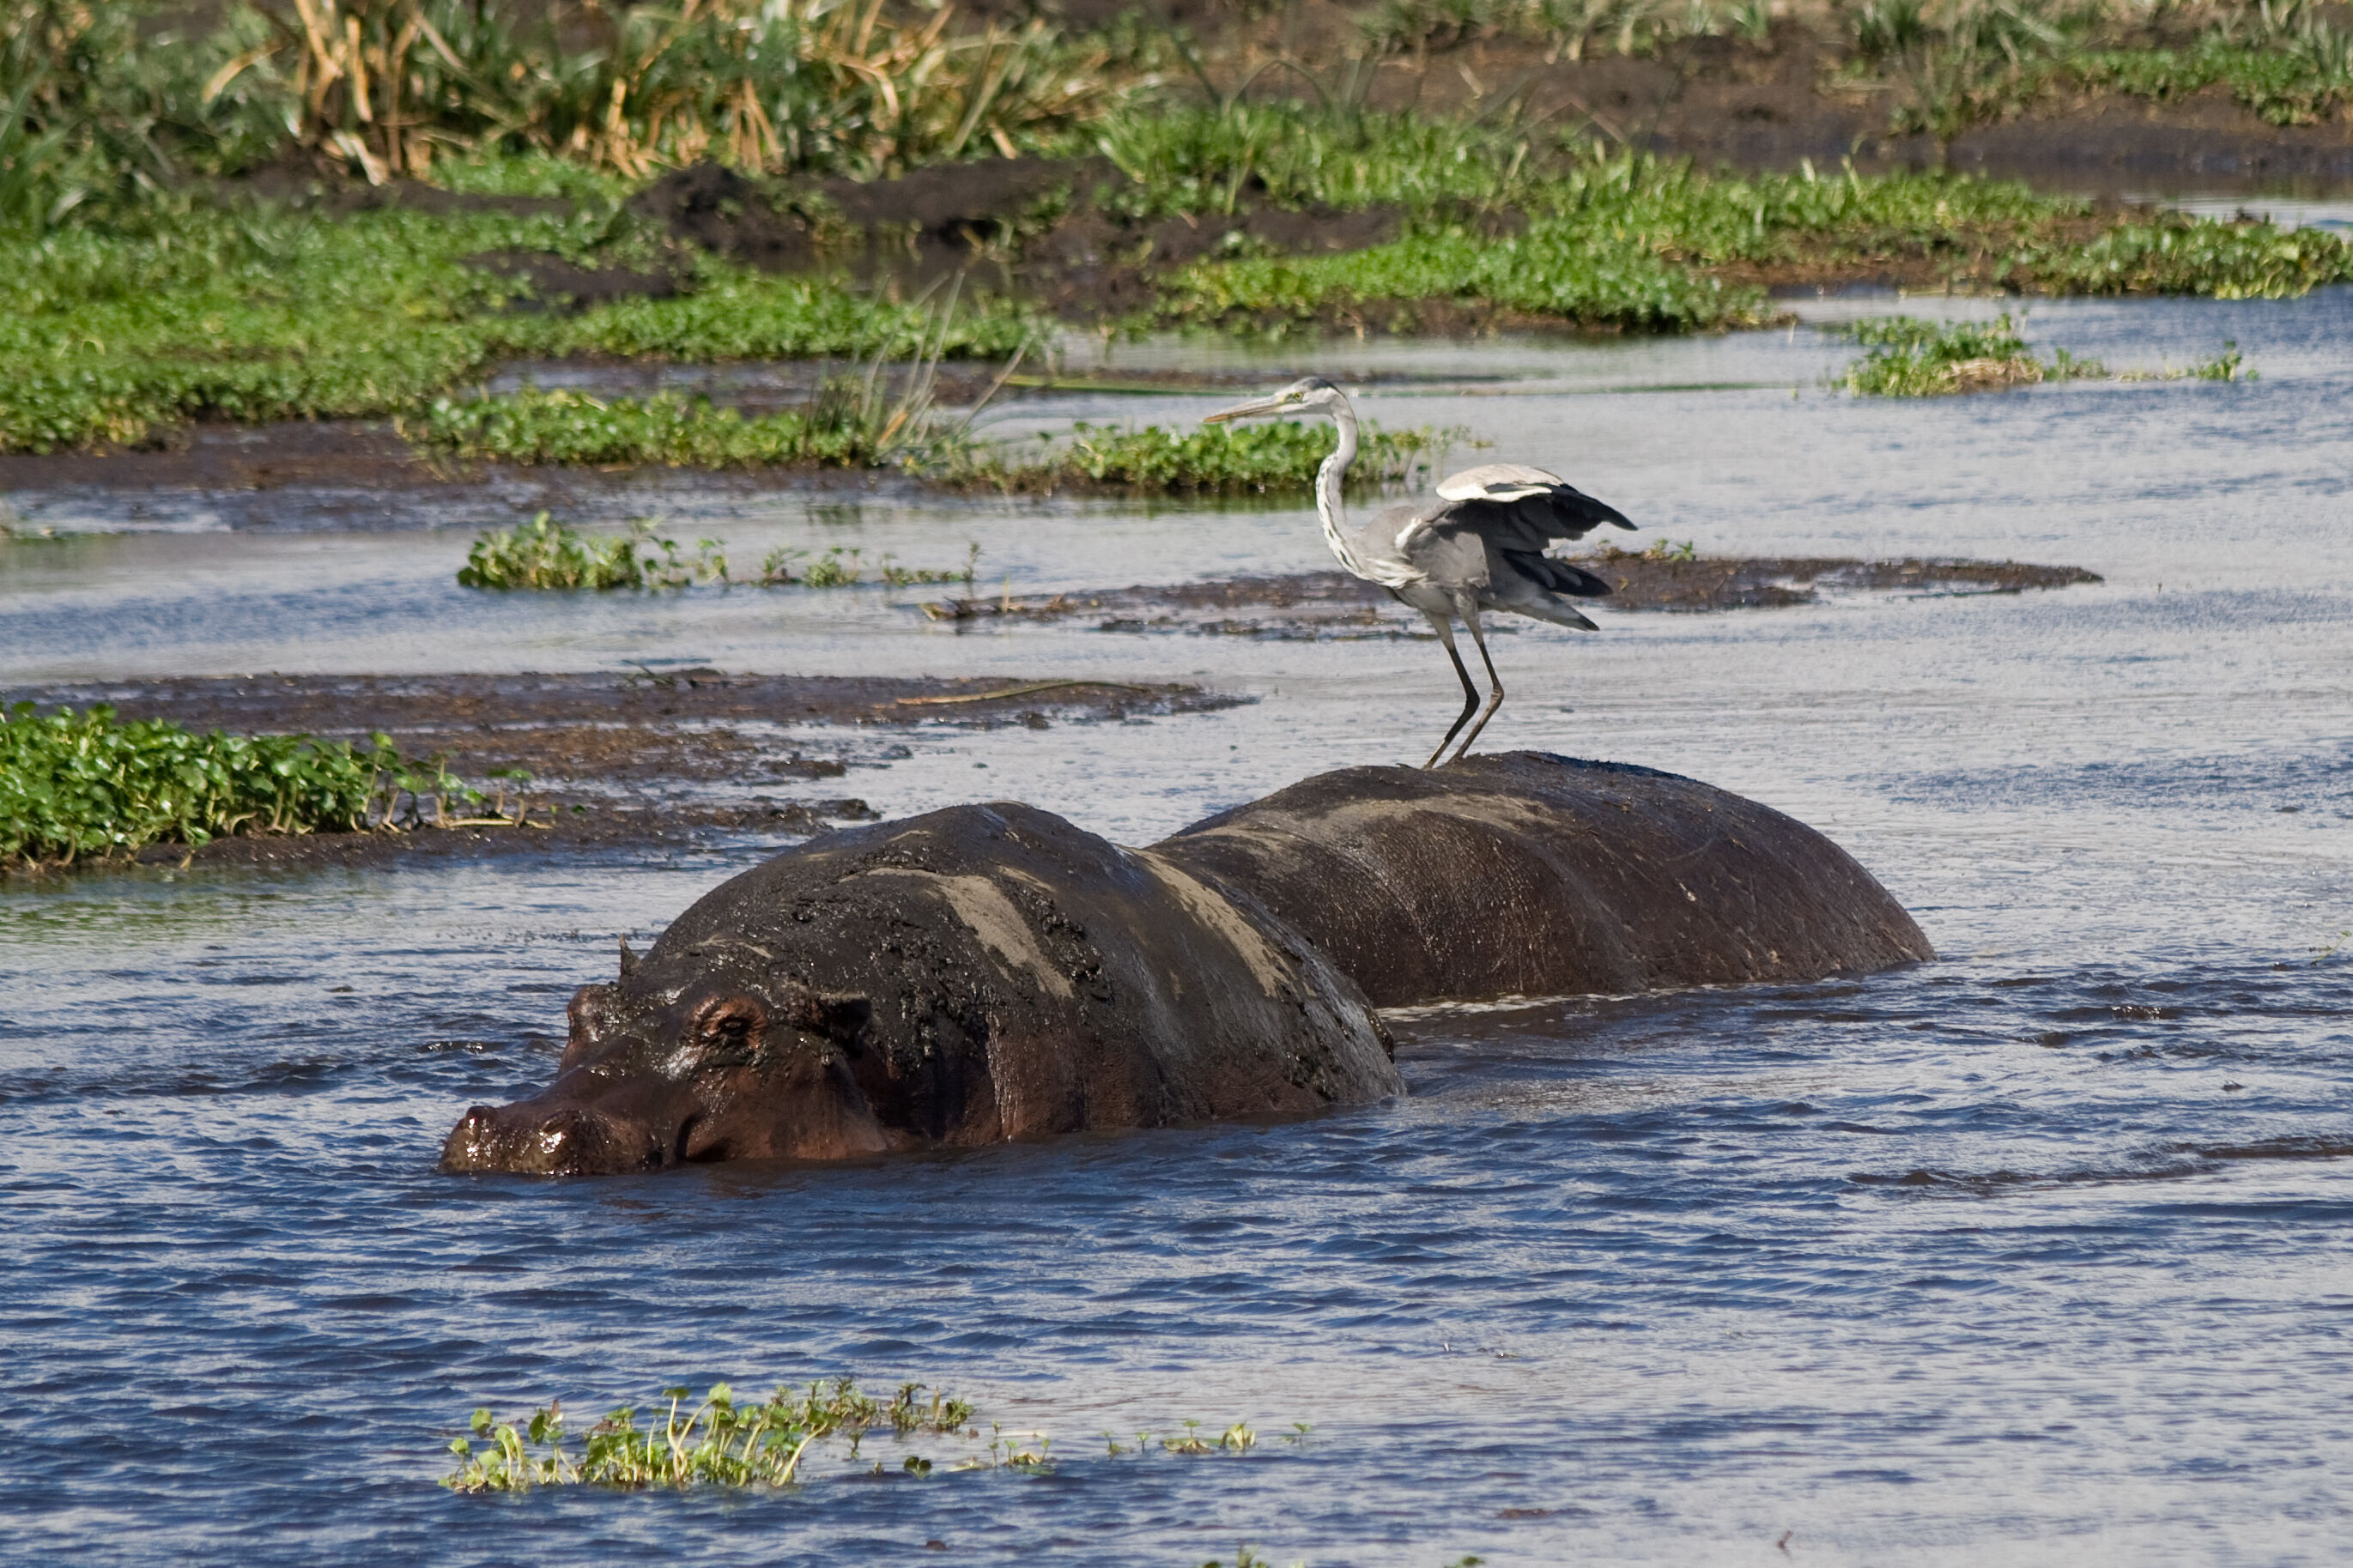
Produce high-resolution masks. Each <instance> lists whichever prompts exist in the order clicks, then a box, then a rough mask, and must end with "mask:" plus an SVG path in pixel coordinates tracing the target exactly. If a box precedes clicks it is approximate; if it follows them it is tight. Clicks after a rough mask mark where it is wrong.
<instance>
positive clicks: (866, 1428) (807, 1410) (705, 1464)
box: [441, 1377, 972, 1492]
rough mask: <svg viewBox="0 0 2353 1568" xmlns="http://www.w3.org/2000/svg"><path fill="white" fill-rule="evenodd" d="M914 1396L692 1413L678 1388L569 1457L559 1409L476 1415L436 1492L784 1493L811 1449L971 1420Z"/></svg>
mask: <svg viewBox="0 0 2353 1568" xmlns="http://www.w3.org/2000/svg"><path fill="white" fill-rule="evenodd" d="M922 1394H923V1384H916V1383H910V1384H902V1385H901V1387H900V1389H899V1392H898V1393H897V1394H895V1395H894V1396H893V1397H892V1399H891V1400H890V1401H889V1402H888V1403H885V1402H883V1401H881V1400H877V1399H873V1398H871V1397H869V1396H868V1395H866V1394H860V1392H859V1391H858V1388H857V1385H856V1384H855V1382H854V1381H853V1380H851V1379H849V1378H846V1377H845V1378H839V1379H836V1380H835V1381H834V1382H832V1383H830V1384H827V1383H822V1382H820V1383H812V1384H809V1385H808V1387H807V1389H806V1390H799V1391H796V1390H794V1389H792V1388H789V1387H779V1388H778V1389H777V1390H776V1392H775V1393H774V1394H771V1395H769V1397H768V1399H767V1400H766V1401H765V1403H763V1404H758V1405H738V1404H737V1403H736V1401H735V1396H734V1393H733V1390H732V1389H730V1388H729V1387H728V1385H727V1384H723V1383H722V1384H712V1388H711V1392H710V1393H709V1394H707V1395H706V1396H705V1397H704V1398H703V1400H702V1403H700V1404H699V1405H698V1404H692V1403H690V1401H691V1394H690V1392H689V1390H688V1389H686V1388H685V1387H684V1386H683V1385H681V1386H678V1387H672V1388H666V1389H664V1390H662V1393H661V1397H662V1399H663V1400H665V1401H667V1402H668V1403H667V1407H666V1408H663V1409H659V1410H658V1411H657V1412H656V1413H655V1414H656V1415H658V1417H659V1424H656V1423H655V1421H654V1419H653V1418H652V1417H649V1424H648V1425H647V1426H638V1410H637V1407H636V1406H634V1405H623V1406H621V1407H620V1408H619V1409H617V1410H613V1411H611V1412H608V1413H607V1415H605V1417H604V1418H603V1419H602V1420H600V1421H598V1422H597V1423H596V1425H595V1426H592V1427H590V1428H589V1430H588V1432H587V1433H586V1436H585V1438H584V1439H583V1444H582V1448H581V1451H580V1453H579V1454H578V1455H577V1456H576V1457H575V1455H574V1454H573V1453H572V1451H571V1450H570V1449H569V1448H568V1447H566V1442H565V1438H566V1433H565V1425H564V1407H563V1405H562V1404H561V1403H560V1402H559V1403H556V1404H552V1405H544V1406H542V1407H541V1408H539V1409H537V1410H535V1411H533V1413H532V1414H531V1415H530V1416H529V1417H527V1418H525V1419H522V1420H519V1421H501V1420H499V1419H498V1418H497V1416H496V1415H493V1414H492V1412H491V1411H490V1410H489V1409H487V1408H485V1409H479V1410H476V1411H475V1412H474V1413H473V1416H472V1418H471V1420H470V1422H469V1423H468V1425H469V1427H470V1430H471V1432H472V1434H473V1435H472V1436H459V1437H455V1438H452V1439H451V1440H450V1443H449V1452H450V1453H452V1454H454V1455H455V1456H457V1458H458V1461H459V1464H458V1468H457V1469H456V1470H454V1471H452V1472H451V1473H450V1474H448V1476H445V1477H443V1478H442V1482H441V1484H442V1485H444V1486H446V1487H448V1488H449V1489H451V1490H453V1491H461V1492H520V1491H529V1490H531V1489H533V1488H535V1487H549V1486H592V1487H610V1488H614V1489H623V1490H642V1489H647V1488H651V1487H670V1488H679V1489H684V1488H690V1487H698V1486H710V1487H748V1486H787V1485H790V1484H791V1483H792V1482H794V1481H795V1480H797V1479H798V1478H799V1475H800V1472H801V1466H802V1462H803V1460H804V1458H806V1457H807V1454H808V1452H809V1450H810V1448H811V1447H813V1446H815V1445H817V1444H818V1443H821V1442H824V1441H826V1440H828V1439H830V1438H835V1437H839V1438H842V1439H844V1440H846V1441H847V1442H848V1443H849V1451H850V1453H851V1455H852V1456H853V1457H854V1456H855V1455H856V1454H857V1451H858V1447H859V1444H860V1440H861V1439H862V1438H863V1437H864V1436H865V1435H866V1434H867V1433H868V1432H870V1431H871V1430H872V1429H873V1428H874V1427H876V1426H889V1427H890V1428H891V1430H892V1432H894V1433H896V1434H897V1435H898V1436H902V1437H905V1436H913V1435H917V1434H923V1433H931V1434H940V1435H946V1434H953V1433H955V1432H957V1431H959V1430H961V1429H962V1428H963V1427H964V1426H965V1423H966V1422H968V1421H970V1420H971V1418H972V1406H971V1405H968V1404H966V1403H965V1401H963V1400H960V1399H951V1398H948V1397H947V1396H946V1395H944V1394H940V1393H937V1392H936V1391H934V1393H933V1394H932V1396H931V1398H930V1399H928V1400H925V1399H923V1398H922V1397H921V1396H922ZM903 1468H906V1469H908V1470H909V1471H910V1472H912V1473H914V1474H918V1475H920V1474H925V1473H928V1471H929V1469H930V1468H931V1467H930V1465H929V1462H928V1461H923V1460H921V1459H919V1458H916V1457H914V1456H910V1457H909V1460H908V1462H907V1463H906V1464H905V1465H904V1466H903Z"/></svg>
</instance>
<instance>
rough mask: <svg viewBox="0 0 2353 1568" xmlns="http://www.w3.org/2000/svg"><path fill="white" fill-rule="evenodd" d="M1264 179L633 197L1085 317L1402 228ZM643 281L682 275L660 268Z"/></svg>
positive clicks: (722, 226)
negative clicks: (1148, 190) (1177, 211)
mask: <svg viewBox="0 0 2353 1568" xmlns="http://www.w3.org/2000/svg"><path fill="white" fill-rule="evenodd" d="M1263 188H1264V187H1263V184H1262V183H1261V184H1260V186H1259V188H1258V189H1257V190H1250V189H1248V188H1245V189H1244V190H1243V191H1242V192H1240V194H1239V195H1238V196H1237V199H1236V201H1235V202H1234V205H1233V210H1231V211H1230V212H1228V213H1223V214H1218V215H1214V216H1204V215H1192V216H1172V217H1159V218H1148V217H1142V216H1136V215H1135V214H1134V212H1133V211H1132V210H1131V209H1132V207H1133V206H1134V202H1133V201H1132V200H1129V199H1125V198H1127V197H1129V196H1130V195H1132V186H1131V184H1130V182H1129V180H1128V177H1127V176H1126V175H1125V174H1123V173H1122V172H1121V171H1120V169H1119V167H1118V165H1116V164H1114V163H1112V162H1111V160H1109V159H1108V158H1102V157H1095V158H1035V157H1025V158H1009V159H1000V160H995V161H986V162H981V163H955V164H948V165H944V166H939V167H934V168H928V169H916V170H913V171H911V172H909V173H908V174H904V175H902V176H900V177H899V178H896V179H888V180H872V181H857V180H847V179H838V178H831V179H815V178H807V179H796V180H754V179H750V178H746V177H745V176H744V175H743V174H739V173H737V172H736V171H735V170H733V169H730V168H727V167H725V166H723V165H721V164H718V163H700V164H696V165H694V166H692V167H690V168H685V169H679V170H674V171H672V172H671V173H670V174H665V175H663V176H662V177H661V178H660V179H659V180H656V181H655V182H654V183H653V184H650V185H649V186H647V187H646V189H644V190H643V191H640V192H638V195H635V196H633V197H632V198H630V202H629V206H630V210H631V211H633V212H635V213H636V214H638V216H641V217H643V218H646V219H648V220H649V221H651V222H654V223H657V224H659V225H660V226H662V227H663V229H664V230H665V231H666V232H667V233H668V234H669V235H670V237H671V238H672V239H674V240H678V241H682V242H686V243H691V244H693V245H696V246H699V247H702V248H703V249H706V250H711V251H714V252H716V253H718V254H719V255H722V256H726V257H729V258H733V259H734V260H738V261H742V262H744V263H747V264H749V265H751V266H754V267H758V268H765V269H766V270H769V271H776V272H791V271H806V270H809V269H812V268H818V267H825V266H846V267H849V268H851V269H852V270H853V271H854V272H857V273H859V274H861V275H863V276H865V277H868V278H878V277H892V278H896V279H901V280H902V281H904V282H907V283H911V284H917V285H929V284H931V283H933V282H935V281H937V280H940V279H946V278H948V277H950V276H954V277H955V278H958V279H965V280H966V281H967V282H969V283H971V284H974V285H977V286H980V287H992V286H993V287H995V288H997V289H1000V290H1003V291H1008V292H1018V293H1020V294H1023V295H1025V296H1027V297H1029V298H1031V299H1034V300H1038V301H1039V303H1041V304H1043V305H1045V306H1047V307H1048V308H1049V309H1050V310H1054V311H1055V312H1056V313H1057V314H1059V315H1060V316H1062V317H1063V318H1065V319H1066V320H1071V321H1099V320H1103V319H1107V318H1116V317H1122V316H1126V315H1129V314H1132V313H1134V312H1135V311H1137V310H1144V309H1146V308H1148V307H1149V306H1150V305H1151V304H1152V303H1153V302H1154V300H1155V299H1156V298H1157V289H1156V287H1155V275H1156V274H1157V273H1159V272H1160V271H1162V270H1164V269H1166V268H1173V267H1179V266H1182V265H1184V264H1185V263H1186V262H1188V261H1198V260H1200V259H1202V258H1208V257H1216V256H1229V255H1236V254H1267V253H1271V254H1276V255H1314V254H1334V253H1337V252H1341V251H1349V250H1362V249H1364V248H1366V247H1368V246H1375V245H1381V244H1385V243H1387V242H1388V241H1389V240H1392V239H1395V238H1396V237H1398V234H1399V233H1400V232H1401V230H1402V227H1403V223H1404V217H1405V214H1404V211H1403V209H1402V208H1398V207H1394V206H1373V207H1363V208H1353V209H1347V210H1343V209H1341V208H1337V207H1326V206H1323V205H1310V206H1308V207H1305V208H1300V209H1293V208H1287V207H1278V206H1274V205H1269V204H1268V203H1266V202H1265V201H1264V200H1262V199H1261V193H1262V191H1263ZM1493 221H1495V222H1498V223H1501V224H1503V225H1504V226H1516V225H1517V224H1518V222H1519V221H1520V220H1519V219H1518V218H1517V217H1516V216H1504V217H1502V218H1499V219H1496V220H1493ZM486 259H488V258H486ZM543 260H544V262H545V263H546V266H545V268H544V270H545V273H546V278H545V279H544V281H543V283H542V287H543V291H544V292H546V293H548V294H549V295H550V296H551V297H553V298H560V299H563V300H577V301H579V302H581V303H588V302H593V301H595V300H600V299H608V298H613V297H616V294H617V293H620V292H627V291H628V288H629V287H630V286H631V284H630V279H627V278H624V277H622V276H621V275H619V274H617V273H605V274H596V275H593V276H592V275H588V274H586V273H583V272H582V271H581V269H580V268H571V270H570V272H569V273H567V272H565V271H564V270H563V268H565V266H566V265H568V264H565V263H564V262H562V261H561V259H560V258H553V257H551V258H543ZM496 264H497V265H499V266H500V267H501V268H503V269H505V270H506V271H508V273H509V275H511V276H512V275H525V276H531V277H533V279H534V281H535V282H539V281H541V279H540V273H539V272H538V271H535V270H533V268H537V267H538V266H539V261H538V260H537V259H534V258H525V257H519V256H516V255H514V254H512V253H506V254H503V255H501V257H500V258H496ZM573 274H579V276H578V277H574V276H573ZM642 284H643V286H644V287H645V288H647V289H657V288H665V287H669V286H670V280H669V279H668V278H667V276H664V277H659V278H658V277H655V276H653V275H650V274H649V275H645V276H644V277H643V279H642Z"/></svg>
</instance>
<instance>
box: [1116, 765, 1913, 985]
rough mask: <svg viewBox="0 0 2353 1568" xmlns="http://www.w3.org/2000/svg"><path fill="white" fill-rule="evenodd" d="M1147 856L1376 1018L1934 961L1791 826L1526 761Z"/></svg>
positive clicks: (1304, 812) (1234, 829)
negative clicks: (1287, 930)
mask: <svg viewBox="0 0 2353 1568" xmlns="http://www.w3.org/2000/svg"><path fill="white" fill-rule="evenodd" d="M1155 848H1156V849H1157V851H1158V852H1159V853H1160V854H1161V855H1163V856H1164V857H1166V858H1167V859H1168V860H1170V861H1171V862H1173V863H1175V864H1176V865H1178V866H1182V867H1183V868H1186V869H1187V870H1188V871H1190V872H1191V873H1192V874H1193V875H1194V876H1196V877H1198V878H1199V879H1201V880H1203V881H1205V882H1208V883H1209V884H1210V885H1212V886H1214V887H1217V888H1219V889H1220V890H1222V891H1224V892H1226V893H1227V894H1229V896H1230V897H1233V898H1235V899H1236V900H1239V901H1240V902H1242V903H1243V904H1245V905H1246V906H1250V907H1252V908H1254V909H1255V910H1258V911H1260V912H1263V913H1267V914H1271V915H1273V916H1274V917H1276V918H1277V919H1279V920H1282V921H1285V922H1287V923H1289V924H1290V925H1291V926H1293V928H1294V929H1296V930H1297V931H1301V932H1302V933H1303V934H1304V935H1305V936H1306V937H1307V938H1308V940H1310V941H1311V942H1314V943H1315V944H1316V945H1317V946H1319V947H1321V948H1322V949H1323V950H1324V952H1326V953H1328V954H1330V955H1331V958H1332V961H1333V962H1334V963H1336V964H1338V965H1339V966H1340V968H1342V969H1343V970H1345V971H1346V972H1347V973H1349V974H1350V975H1351V976H1353V977H1354V978H1355V979H1356V983H1357V984H1360V985H1362V986H1363V987H1364V988H1365V991H1366V994H1368V995H1369V996H1371V998H1372V999H1373V1001H1374V1003H1375V1004H1376V1005H1379V1006H1384V1007H1398V1006H1409V1005H1413V1004H1415V1003H1421V1002H1443V1001H1480V1000H1485V999H1489V998H1493V997H1497V996H1512V995H1529V996H1549V995H1576V994H1590V993H1614V994H1623V993H1627V992H1635V991H1651V990H1658V989H1662V988H1665V987H1670V986H1681V985H1721V984H1737V983H1740V982H1743V981H1757V980H1818V979H1820V978H1821V977H1822V976H1823V975H1826V974H1833V973H1867V972H1870V971H1873V970H1880V969H1888V968H1892V967H1893V966H1894V965H1896V964H1899V963H1910V962H1912V961H1914V960H1917V959H1925V958H1933V957H1935V956H1936V953H1935V952H1934V951H1933V950H1932V949H1931V948H1930V947H1929V945H1928V939H1927V938H1926V936H1925V935H1923V934H1922V933H1921V931H1920V928H1919V927H1918V926H1917V925H1916V924H1915V923H1914V922H1913V920H1912V917H1911V916H1910V915H1908V914H1906V913H1905V911H1904V908H1903V906H1902V905H1900V904H1898V903H1897V902H1896V901H1895V900H1894V898H1893V897H1892V896H1890V894H1889V893H1888V891H1887V889H1884V888H1883V887H1881V886H1880V885H1879V883H1878V882H1877V881H1876V880H1875V879H1873V877H1872V875H1871V873H1870V872H1868V871H1866V870H1864V869H1863V868H1862V867H1861V866H1860V865H1858V864H1856V863H1855V861H1854V859H1853V858H1852V856H1850V855H1848V854H1847V853H1846V851H1845V850H1843V849H1841V848H1840V847H1838V846H1837V845H1835V844H1833V843H1831V841H1830V840H1829V839H1827V838H1825V837H1822V836H1821V835H1820V834H1819V833H1817V832H1815V831H1814V830H1813V829H1812V828H1810V827H1808V826H1806V825H1805V824H1804V823H1802V822H1799V821H1797V820H1796V819H1795V818H1793V817H1788V816H1782V815H1781V814H1780V813H1779V812H1778V811H1774V810H1772V809H1771V808H1770V807H1767V806H1762V805H1757V803H1756V802H1755V801H1751V800H1744V799H1742V798H1741V797H1740V796H1738V795H1728V794H1726V793H1725V791H1723V790H1720V789H1716V788H1714V787H1713V786H1711V785H1708V784H1701V783H1699V782H1698V781H1697V780H1695V779H1687V778H1682V777H1678V776H1677V775H1675V774H1673V773H1658V772H1655V771H1653V770H1652V769H1650V768H1639V767H1630V766H1626V765H1624V764H1620V763H1588V762H1578V761H1576V760H1574V759H1572V758H1567V757H1556V756H1549V755H1546V754H1544V753H1542V752H1507V753H1504V754H1503V755H1500V756H1477V757H1471V758H1468V759H1466V760H1465V761H1463V762H1461V763H1456V764H1454V765H1452V766H1450V767H1446V768H1442V769H1440V770H1438V771H1436V772H1424V771H1423V770H1421V769H1419V768H1406V767H1382V768H1344V769H1342V770H1340V771H1339V772H1337V773H1323V774H1319V775H1318V776H1316V777H1314V778H1311V779H1307V780H1305V781H1303V782H1302V783H1300V784H1293V785H1292V786H1291V787H1290V788H1289V789H1286V790H1282V791H1280V792H1279V793H1277V794H1274V795H1269V796H1268V797H1267V798H1266V799H1264V800H1261V801H1256V802H1253V803H1252V804H1250V805H1241V806H1236V807H1235V808H1234V809H1233V810H1231V811H1228V812H1223V813H1220V814H1219V816H1213V817H1210V818H1209V819H1208V821H1206V822H1200V823H1197V824H1195V825H1194V826H1191V827H1188V828H1187V829H1185V830H1184V831H1183V832H1181V833H1179V834H1177V835H1176V837H1172V838H1168V839H1166V840H1163V841H1162V842H1161V843H1160V844H1158V845H1156V846H1155Z"/></svg>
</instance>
